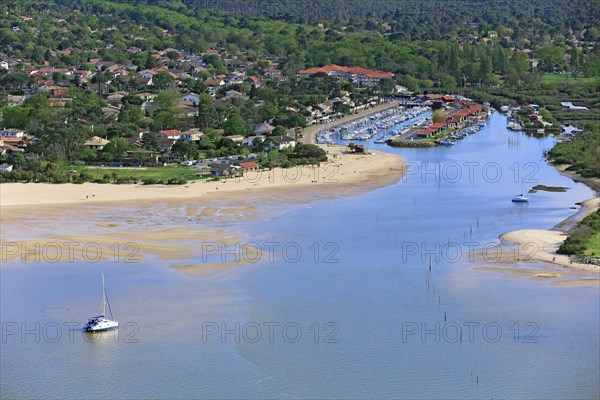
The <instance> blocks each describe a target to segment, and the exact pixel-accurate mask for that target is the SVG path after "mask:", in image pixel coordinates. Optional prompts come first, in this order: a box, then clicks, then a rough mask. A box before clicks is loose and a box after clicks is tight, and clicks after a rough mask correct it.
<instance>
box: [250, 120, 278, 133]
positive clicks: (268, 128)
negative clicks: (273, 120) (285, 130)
mask: <svg viewBox="0 0 600 400" xmlns="http://www.w3.org/2000/svg"><path fill="white" fill-rule="evenodd" d="M273 129H275V127H274V126H273V125H271V124H269V123H268V122H263V123H262V124H260V125H256V126H255V127H254V134H255V135H256V136H260V135H268V134H269V133H271V132H273Z"/></svg>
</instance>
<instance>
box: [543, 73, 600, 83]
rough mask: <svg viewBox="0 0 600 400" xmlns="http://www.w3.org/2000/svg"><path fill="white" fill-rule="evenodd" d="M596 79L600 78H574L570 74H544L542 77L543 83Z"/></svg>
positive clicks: (589, 81)
mask: <svg viewBox="0 0 600 400" xmlns="http://www.w3.org/2000/svg"><path fill="white" fill-rule="evenodd" d="M596 80H598V78H595V77H592V78H585V77H578V78H577V79H575V78H573V77H572V76H571V75H570V74H544V76H543V77H542V83H557V84H560V83H567V82H568V83H571V84H573V83H593V82H595V81H596Z"/></svg>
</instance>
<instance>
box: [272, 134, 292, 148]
mask: <svg viewBox="0 0 600 400" xmlns="http://www.w3.org/2000/svg"><path fill="white" fill-rule="evenodd" d="M269 139H271V142H272V143H273V145H272V148H275V149H277V150H283V149H288V148H293V147H294V146H296V140H295V139H292V138H291V137H289V136H272V137H270V138H269Z"/></svg>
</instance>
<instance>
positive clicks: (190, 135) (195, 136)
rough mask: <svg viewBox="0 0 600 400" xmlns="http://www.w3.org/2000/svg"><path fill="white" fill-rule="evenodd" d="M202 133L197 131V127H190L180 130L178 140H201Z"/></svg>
mask: <svg viewBox="0 0 600 400" xmlns="http://www.w3.org/2000/svg"><path fill="white" fill-rule="evenodd" d="M203 136H204V133H203V132H201V131H199V130H198V129H190V130H187V131H184V132H181V136H180V139H179V140H185V141H188V142H197V141H200V140H202V137H203Z"/></svg>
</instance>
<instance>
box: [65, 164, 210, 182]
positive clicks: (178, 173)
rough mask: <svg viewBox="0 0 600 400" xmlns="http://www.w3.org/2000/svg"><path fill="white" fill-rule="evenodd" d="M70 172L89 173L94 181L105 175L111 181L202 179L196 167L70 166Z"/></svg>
mask: <svg viewBox="0 0 600 400" xmlns="http://www.w3.org/2000/svg"><path fill="white" fill-rule="evenodd" d="M66 170H68V171H75V172H76V173H81V172H84V173H87V174H89V175H91V177H92V179H102V178H103V177H104V176H105V175H110V180H111V181H113V180H114V179H115V178H117V179H118V178H120V177H133V178H134V179H138V180H146V179H155V180H159V179H160V180H162V181H163V182H166V181H168V180H169V179H171V178H176V179H183V180H187V181H189V180H195V179H201V176H199V175H198V174H199V172H200V171H199V170H197V169H195V168H194V167H183V166H178V167H142V168H105V167H86V166H73V165H71V166H68V167H66Z"/></svg>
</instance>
